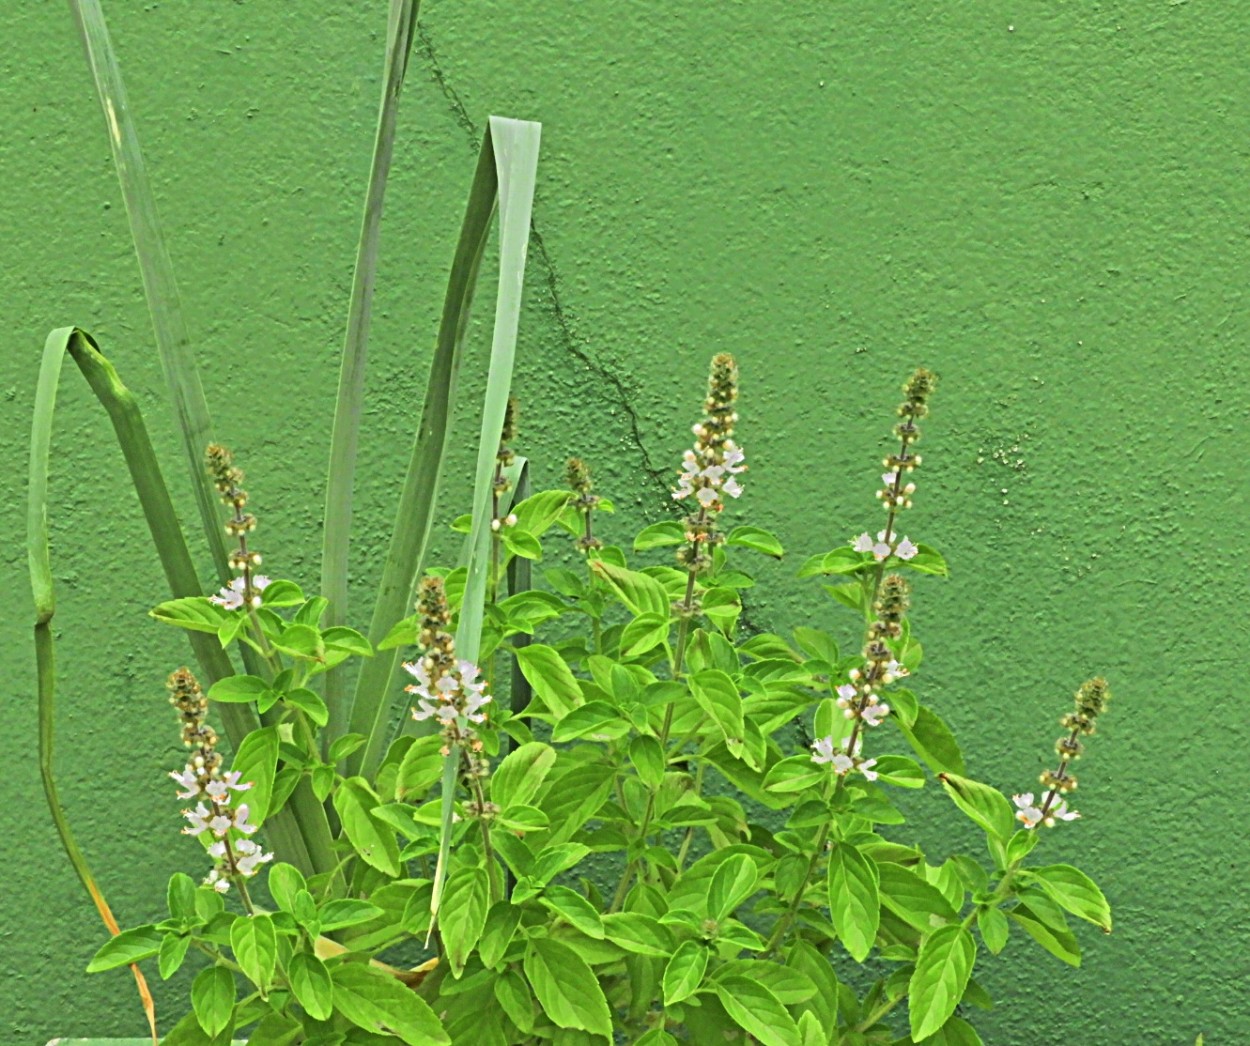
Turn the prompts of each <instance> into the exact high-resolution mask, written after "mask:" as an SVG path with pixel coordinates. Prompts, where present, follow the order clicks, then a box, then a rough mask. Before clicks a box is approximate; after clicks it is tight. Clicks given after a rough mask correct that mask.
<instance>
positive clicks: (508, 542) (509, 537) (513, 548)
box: [499, 527, 543, 560]
mask: <svg viewBox="0 0 1250 1046" xmlns="http://www.w3.org/2000/svg"><path fill="white" fill-rule="evenodd" d="M499 534H500V536H501V537H502V538H503V543H504V545H505V547H506V548H507V549H508V551H509V552H511V553H512V554H513V555H514V556H520V557H522V558H523V559H533V560H539V559H542V558H543V547H542V545H541V544H540V543H539V540H538V538H536V537H534V535H533V534H527V533H525V531H523V530H522V529H521V528H520V527H504V528H503V529H502V530H500V531H499Z"/></svg>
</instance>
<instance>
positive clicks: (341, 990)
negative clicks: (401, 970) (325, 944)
mask: <svg viewBox="0 0 1250 1046" xmlns="http://www.w3.org/2000/svg"><path fill="white" fill-rule="evenodd" d="M330 978H331V980H332V981H333V983H334V1008H335V1010H337V1011H338V1012H339V1013H340V1014H342V1015H343V1016H344V1017H345V1018H347V1020H349V1021H351V1022H352V1024H354V1025H356V1027H358V1028H363V1029H364V1030H365V1031H368V1032H373V1033H375V1034H390V1035H394V1036H396V1037H397V1038H399V1039H400V1040H401V1041H403V1042H406V1043H408V1044H409V1046H451V1036H449V1035H448V1034H447V1032H446V1031H444V1030H443V1026H442V1024H440V1023H439V1020H438V1018H437V1017H436V1016H435V1015H434V1011H433V1010H431V1009H430V1007H429V1004H428V1003H427V1002H426V1001H425V1000H424V999H422V998H421V996H419V995H417V994H416V992H414V991H412V989H410V988H408V987H406V986H405V985H404V984H402V983H400V982H399V981H398V980H396V979H395V978H394V977H392V976H391V975H390V974H389V973H383V972H382V971H381V970H378V969H375V968H374V967H372V966H369V965H367V964H365V963H358V962H352V963H342V964H341V965H339V966H335V967H334V968H333V969H332V970H331V971H330Z"/></svg>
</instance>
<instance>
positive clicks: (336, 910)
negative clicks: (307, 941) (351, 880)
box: [319, 897, 384, 933]
mask: <svg viewBox="0 0 1250 1046" xmlns="http://www.w3.org/2000/svg"><path fill="white" fill-rule="evenodd" d="M383 914H384V912H383V910H382V909H381V908H379V907H378V906H377V905H376V904H370V903H369V902H368V901H361V900H359V899H357V898H354V897H343V898H339V899H338V900H334V901H327V902H326V903H325V905H324V907H322V909H321V911H320V913H319V918H320V921H321V932H322V933H330V932H331V931H332V930H341V929H343V928H344V927H347V926H358V925H360V924H361V923H367V922H369V920H370V919H376V918H378V916H380V915H383Z"/></svg>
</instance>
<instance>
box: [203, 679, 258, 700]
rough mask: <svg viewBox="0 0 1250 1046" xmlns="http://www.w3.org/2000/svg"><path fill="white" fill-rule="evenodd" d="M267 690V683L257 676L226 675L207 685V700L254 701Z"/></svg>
mask: <svg viewBox="0 0 1250 1046" xmlns="http://www.w3.org/2000/svg"><path fill="white" fill-rule="evenodd" d="M266 690H269V684H267V682H265V680H262V679H260V677H259V676H226V677H225V679H222V680H217V681H216V682H215V684H212V686H210V687H209V700H210V701H221V702H227V701H229V702H231V704H242V702H245V701H256V700H259V699H260V695H261V694H264V692H265V691H266Z"/></svg>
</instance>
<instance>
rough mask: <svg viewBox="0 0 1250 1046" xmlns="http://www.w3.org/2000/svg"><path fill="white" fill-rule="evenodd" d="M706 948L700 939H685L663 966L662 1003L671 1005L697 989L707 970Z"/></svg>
mask: <svg viewBox="0 0 1250 1046" xmlns="http://www.w3.org/2000/svg"><path fill="white" fill-rule="evenodd" d="M708 954H709V952H708V948H707V945H705V944H704V943H703V942H702V941H686V942H684V943H683V944H682V945H681V946H680V947H678V949H677V951H675V952H673V957H672V958H671V959H669V961H668V965H666V966H665V967H664V977H663V985H664V1005H665V1006H673V1005H676V1004H677V1003H679V1002H681V1001H682V1000H683V999H687V998H689V997H690V996H691V995H693V994H694V993H695V992H696V991H698V990H699V985H701V984H702V983H703V974H704V972H705V971H706V970H707V960H708Z"/></svg>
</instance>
